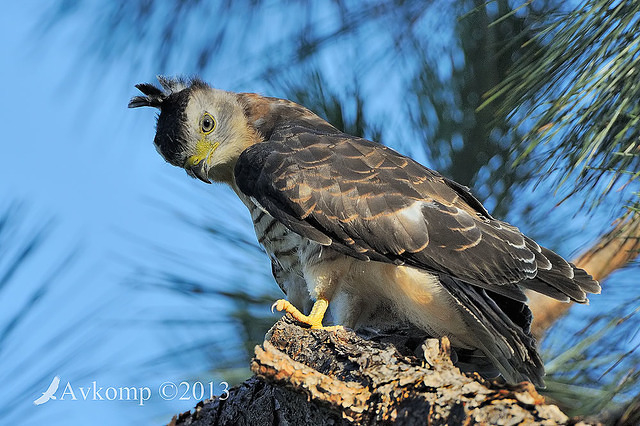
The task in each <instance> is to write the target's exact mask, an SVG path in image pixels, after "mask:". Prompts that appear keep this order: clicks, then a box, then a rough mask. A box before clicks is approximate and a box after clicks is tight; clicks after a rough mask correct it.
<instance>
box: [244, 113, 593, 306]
mask: <svg viewBox="0 0 640 426" xmlns="http://www.w3.org/2000/svg"><path fill="white" fill-rule="evenodd" d="M270 136H271V139H270V140H267V141H264V142H262V143H258V144H255V145H253V146H251V147H249V148H248V149H247V150H245V151H244V152H243V153H242V154H241V155H240V158H239V160H238V162H237V164H236V169H235V175H236V182H237V184H238V187H239V189H240V190H241V191H242V192H243V193H245V194H246V195H248V196H250V197H252V198H253V199H255V200H256V201H257V202H258V203H259V204H260V205H261V206H262V207H263V208H264V209H266V211H268V212H269V213H270V214H271V215H272V216H273V217H275V218H276V219H278V220H280V221H282V222H283V224H284V225H285V226H287V227H288V228H289V229H291V230H293V231H294V232H297V233H299V234H301V235H303V236H305V237H307V238H309V239H311V240H314V241H316V242H318V243H320V244H323V245H329V246H331V247H333V248H335V249H336V250H339V251H341V252H343V253H345V254H347V255H350V256H353V257H356V258H359V259H363V260H376V261H382V262H392V263H396V264H408V265H411V266H415V267H418V268H421V269H425V270H428V271H432V272H435V273H439V274H446V275H450V276H452V277H455V278H457V279H460V280H462V281H465V282H468V283H471V284H475V285H477V286H480V287H483V288H485V289H488V290H490V291H494V292H496V293H498V294H501V295H503V296H507V297H510V298H513V299H516V300H520V301H522V300H525V298H524V295H523V294H522V292H521V291H520V289H519V287H518V285H520V286H522V287H525V288H531V289H533V290H536V291H539V292H541V293H544V294H547V295H549V296H551V297H555V298H557V299H560V300H567V299H572V300H576V301H579V302H584V301H585V300H586V297H585V296H586V294H585V291H594V290H599V286H598V284H597V282H595V281H594V280H593V279H591V277H590V276H589V275H588V274H586V273H584V271H582V272H579V273H575V272H574V271H581V270H578V269H576V268H575V267H574V266H573V265H570V264H569V263H567V262H566V261H565V260H564V259H562V258H561V257H560V256H558V255H557V254H555V253H553V252H551V251H550V250H547V249H543V248H541V247H540V246H539V245H538V244H536V243H535V242H534V241H533V240H531V239H529V238H527V237H525V236H524V235H523V234H522V233H521V232H520V231H519V230H518V228H516V227H514V226H512V225H509V224H508V223H505V222H502V221H499V220H496V219H494V218H493V217H491V215H490V214H489V213H488V212H487V211H486V209H485V208H484V207H483V206H482V204H481V203H480V202H479V201H478V200H477V199H476V198H475V197H473V195H471V193H470V192H469V190H468V188H466V187H464V186H462V185H459V184H457V183H456V182H453V181H451V180H449V179H446V178H444V177H443V176H441V175H440V174H439V173H437V172H435V171H433V170H430V169H428V168H426V167H424V166H422V165H420V164H418V163H417V162H415V161H413V160H412V159H410V158H408V157H405V156H402V155H401V154H398V153H397V152H395V151H393V150H391V149H389V148H387V147H384V146H382V145H379V144H376V143H374V142H371V141H368V140H365V139H360V138H355V137H352V136H349V135H345V134H341V133H327V134H324V133H322V132H319V131H316V130H313V129H307V128H305V127H304V126H299V125H298V126H295V125H294V126H291V125H289V126H286V127H281V128H278V127H276V128H275V129H274V131H273V132H272V133H271V134H270Z"/></svg>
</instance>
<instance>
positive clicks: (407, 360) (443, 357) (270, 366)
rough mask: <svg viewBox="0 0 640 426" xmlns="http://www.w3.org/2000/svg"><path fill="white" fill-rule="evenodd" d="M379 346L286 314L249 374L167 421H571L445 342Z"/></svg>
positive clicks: (525, 388)
mask: <svg viewBox="0 0 640 426" xmlns="http://www.w3.org/2000/svg"><path fill="white" fill-rule="evenodd" d="M387 337H389V336H387ZM387 340H388V339H387V338H385V336H381V337H380V338H379V339H376V338H373V339H369V340H366V339H364V338H362V337H360V336H358V335H357V334H356V333H354V332H353V331H350V330H339V331H326V330H309V329H306V328H302V327H300V326H299V325H297V324H295V323H294V322H293V321H292V320H291V319H290V318H289V317H284V318H283V319H281V320H280V321H278V322H277V323H276V324H275V325H274V326H273V328H272V329H271V330H270V332H269V333H268V334H267V340H265V342H264V343H263V345H262V346H261V347H260V346H258V347H256V353H255V358H254V360H253V362H252V366H251V369H252V371H253V372H254V374H255V375H254V376H253V377H251V378H250V379H248V380H247V381H245V382H244V383H242V384H241V385H238V386H236V387H234V388H232V389H231V390H230V394H229V397H228V399H226V400H221V399H220V398H214V399H213V400H208V401H205V402H200V403H199V404H198V405H197V406H196V408H195V410H194V411H193V412H187V413H183V414H181V415H179V416H176V417H174V418H173V420H172V422H171V425H227V424H233V425H276V424H278V425H341V424H358V425H377V424H390V423H394V424H400V425H403V424H404V425H414V424H415V425H426V424H430V425H458V424H469V425H473V424H502V425H516V424H518V425H534V424H535V425H538V424H540V425H545V424H547V425H555V424H576V422H577V420H571V419H569V418H568V417H567V416H566V415H565V414H563V413H562V412H561V411H560V409H558V408H557V407H556V406H554V405H547V404H546V403H545V401H544V398H543V397H542V396H540V395H539V394H538V393H537V392H536V390H535V389H534V387H533V386H532V385H531V384H530V383H521V384H518V385H504V384H498V383H495V382H489V381H486V380H484V379H482V378H480V377H479V376H478V375H477V374H474V375H466V374H463V373H461V372H460V370H459V369H458V368H456V367H455V366H454V365H453V363H452V361H451V356H450V355H451V353H450V351H451V349H450V347H449V343H448V340H447V339H446V338H445V339H442V340H440V341H439V340H435V339H430V340H427V341H426V342H425V343H424V344H422V345H421V344H420V343H419V342H412V341H411V339H410V338H407V340H405V341H401V340H398V339H396V340H395V342H394V343H393V344H392V343H388V341H387ZM416 351H417V352H418V353H419V354H420V356H414V355H413V354H415V353H416ZM582 424H585V425H587V424H598V423H597V422H587V423H582Z"/></svg>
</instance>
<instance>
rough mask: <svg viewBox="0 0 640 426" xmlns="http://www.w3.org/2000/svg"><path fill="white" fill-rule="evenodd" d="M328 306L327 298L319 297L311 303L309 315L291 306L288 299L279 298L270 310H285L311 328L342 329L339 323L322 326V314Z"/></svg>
mask: <svg viewBox="0 0 640 426" xmlns="http://www.w3.org/2000/svg"><path fill="white" fill-rule="evenodd" d="M328 307H329V301H328V300H327V299H323V298H319V299H318V300H316V303H314V304H313V308H311V312H310V313H309V315H305V314H303V313H302V312H300V311H299V310H298V308H296V307H295V306H293V305H292V304H291V303H290V302H289V301H288V300H284V299H280V300H277V301H276V302H275V303H274V304H273V305H272V306H271V311H273V310H274V309H275V310H277V311H285V312H286V313H288V314H291V316H292V317H293V318H295V320H296V321H299V322H301V323H303V324H308V325H310V326H311V328H322V329H324V330H342V329H343V327H342V326H340V325H337V326H331V327H324V326H323V325H322V320H323V319H324V314H325V313H326V312H327V308H328Z"/></svg>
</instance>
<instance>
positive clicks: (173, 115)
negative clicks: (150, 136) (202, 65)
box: [129, 77, 256, 183]
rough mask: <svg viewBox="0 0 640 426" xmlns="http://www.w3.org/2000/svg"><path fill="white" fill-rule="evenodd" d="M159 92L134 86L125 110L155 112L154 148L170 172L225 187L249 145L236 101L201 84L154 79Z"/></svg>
mask: <svg viewBox="0 0 640 426" xmlns="http://www.w3.org/2000/svg"><path fill="white" fill-rule="evenodd" d="M158 81H159V82H160V86H161V87H157V86H155V85H153V84H149V83H144V84H137V85H136V87H137V88H138V89H139V90H140V91H141V92H142V93H143V94H144V96H135V97H134V98H132V99H131V101H130V102H129V108H138V107H142V106H150V107H154V108H158V109H159V110H160V114H159V115H158V120H157V125H156V136H155V139H154V144H155V146H156V149H157V150H158V152H159V153H160V155H162V157H163V158H164V159H165V160H166V161H167V162H169V163H171V164H173V165H174V166H178V167H182V168H184V169H185V170H186V171H187V173H188V174H189V175H190V176H192V177H195V178H198V179H200V180H202V181H203V182H206V183H211V180H214V181H219V182H231V180H232V179H233V167H234V166H235V163H236V161H237V159H238V157H239V155H240V153H241V152H242V151H244V150H245V149H246V148H247V147H248V146H249V145H251V144H252V143H254V142H255V136H256V135H255V131H254V130H252V128H251V127H250V126H249V124H248V122H247V119H246V116H245V114H244V109H243V106H242V105H241V104H240V102H239V101H238V95H236V94H235V93H232V92H225V91H223V90H217V89H214V88H212V87H210V86H209V85H208V84H206V83H204V82H203V81H201V80H198V79H193V80H183V79H169V78H166V77H158Z"/></svg>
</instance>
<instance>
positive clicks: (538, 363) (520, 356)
mask: <svg viewBox="0 0 640 426" xmlns="http://www.w3.org/2000/svg"><path fill="white" fill-rule="evenodd" d="M440 279H441V280H442V282H443V284H444V287H445V288H446V289H447V290H448V291H449V293H450V294H451V295H452V296H453V297H454V299H455V300H456V301H457V302H458V304H459V308H460V310H461V311H462V312H464V313H465V317H466V321H468V323H469V330H470V332H469V334H468V335H466V336H464V337H463V338H465V339H467V341H468V343H469V344H470V345H471V346H473V347H476V348H478V349H480V350H481V351H482V352H483V353H484V354H485V355H486V356H487V357H488V358H489V359H490V360H491V361H492V362H493V364H494V365H495V366H496V367H497V368H498V370H499V371H500V373H501V374H502V376H503V377H504V378H505V380H506V381H507V382H510V383H518V382H521V381H525V380H526V381H530V382H532V383H534V384H535V385H536V386H540V387H543V386H544V380H543V376H544V366H543V363H542V360H541V359H540V356H539V355H538V352H537V349H536V340H535V339H534V337H533V336H532V335H531V333H530V331H529V329H530V325H531V319H532V316H531V311H530V310H529V308H528V307H527V305H526V304H525V303H522V302H519V301H517V300H513V299H510V298H508V297H504V296H500V295H498V294H495V293H491V292H487V291H486V290H483V289H481V288H478V287H474V286H469V285H467V284H465V283H463V282H461V281H458V280H456V279H454V278H451V277H449V276H442V277H441V278H440ZM459 337H460V336H459Z"/></svg>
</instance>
